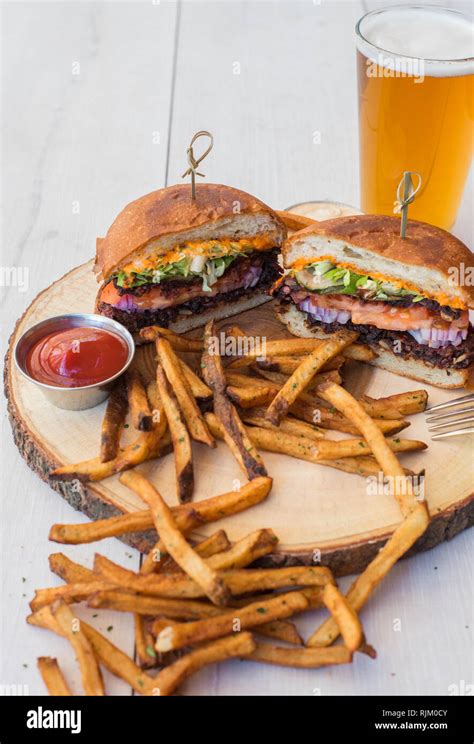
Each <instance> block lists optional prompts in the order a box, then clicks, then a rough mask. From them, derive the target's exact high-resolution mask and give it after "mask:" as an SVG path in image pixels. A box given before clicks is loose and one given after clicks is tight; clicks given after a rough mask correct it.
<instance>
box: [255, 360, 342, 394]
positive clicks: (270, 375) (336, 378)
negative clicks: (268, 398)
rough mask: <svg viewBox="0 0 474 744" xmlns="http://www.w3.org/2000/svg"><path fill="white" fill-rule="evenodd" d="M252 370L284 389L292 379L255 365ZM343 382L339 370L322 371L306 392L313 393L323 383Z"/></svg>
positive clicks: (309, 384)
mask: <svg viewBox="0 0 474 744" xmlns="http://www.w3.org/2000/svg"><path fill="white" fill-rule="evenodd" d="M299 366H300V365H298V366H297V367H296V369H295V372H296V370H297V369H298V368H299ZM251 369H252V370H254V371H255V372H257V374H259V375H260V376H261V377H263V378H265V379H266V380H270V382H275V383H276V384H277V385H280V387H283V385H285V383H286V382H287V381H288V380H289V379H290V377H291V375H284V374H281V372H272V371H271V370H268V369H264V368H261V367H257V366H254V365H252V367H251ZM292 374H294V373H292ZM341 380H342V378H341V375H340V374H339V372H338V371H337V369H332V370H328V371H327V372H322V371H321V372H320V373H318V374H316V375H314V377H313V378H312V380H311V381H310V382H309V383H308V385H307V386H306V390H307V391H308V392H311V391H312V390H314V388H315V387H316V386H317V385H320V384H321V383H322V382H328V381H329V382H337V383H340V382H341Z"/></svg>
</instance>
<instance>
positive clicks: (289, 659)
mask: <svg viewBox="0 0 474 744" xmlns="http://www.w3.org/2000/svg"><path fill="white" fill-rule="evenodd" d="M141 335H142V337H143V339H144V340H146V341H148V342H152V343H153V347H152V346H151V345H148V347H142V348H141V350H139V353H138V354H137V357H136V360H135V363H134V365H133V366H132V368H131V370H130V371H129V373H128V375H127V378H126V380H125V381H122V380H120V381H119V382H118V384H117V386H116V387H115V389H114V390H113V392H112V394H111V396H110V398H109V400H108V403H107V407H106V412H105V416H104V420H103V425H102V432H101V441H100V454H99V456H98V457H97V458H94V459H92V460H88V461H85V462H81V463H77V464H73V465H68V466H65V467H61V468H58V469H56V470H55V471H54V472H53V473H52V474H51V477H52V478H53V479H57V480H74V479H78V480H80V481H97V480H101V479H103V478H106V477H108V476H110V475H113V474H115V473H121V475H120V481H121V483H123V484H124V485H125V486H127V487H128V488H130V489H131V490H132V491H134V492H135V493H136V494H137V495H138V496H139V497H140V498H141V499H142V501H143V502H144V504H146V505H147V508H146V509H143V510H142V511H138V512H134V513H131V514H124V515H121V516H116V517H112V518H110V519H104V520H99V521H96V522H91V523H86V524H79V525H53V527H52V528H51V532H50V535H49V538H50V540H52V541H54V542H59V543H62V544H71V545H77V544H83V543H90V542H96V541H99V540H102V539H104V538H106V537H111V536H117V537H118V536H123V535H126V534H129V533H133V532H142V531H145V530H150V529H155V530H156V533H157V538H156V544H155V545H154V547H153V548H152V549H151V550H149V552H148V553H147V554H146V555H145V556H144V559H143V561H142V565H141V568H140V571H139V572H138V573H135V572H133V571H130V570H128V569H126V568H124V567H122V566H119V565H117V564H115V563H113V562H112V561H110V560H108V559H107V558H106V557H105V556H103V555H100V554H96V555H95V559H94V564H93V568H92V569H89V568H86V567H85V566H82V565H79V564H78V563H75V562H74V561H72V560H71V559H70V558H68V557H67V556H66V555H64V554H62V553H55V554H52V555H51V556H50V568H51V570H52V572H53V573H55V574H56V575H57V576H59V577H60V578H61V579H62V580H63V581H64V582H65V583H64V584H63V585H61V586H56V587H52V588H46V589H39V590H37V591H36V593H35V596H34V598H33V600H32V601H31V603H30V606H31V610H32V614H31V615H30V616H29V617H28V622H29V623H30V624H31V625H35V626H39V627H43V628H47V629H49V630H51V631H53V632H55V633H57V634H59V635H61V636H63V637H65V638H66V639H67V640H69V641H70V643H71V645H72V647H73V650H74V652H75V654H76V657H77V660H78V664H79V667H80V671H81V677H82V686H83V690H84V693H85V694H86V695H104V694H105V689H104V682H103V678H102V674H101V666H103V667H105V668H107V669H108V670H109V671H111V672H112V673H113V674H115V675H117V676H118V677H120V678H122V679H123V680H125V681H126V682H127V683H128V684H129V685H130V686H131V687H132V688H133V689H134V690H135V691H137V692H138V693H141V694H143V695H170V694H173V693H174V692H175V691H176V689H177V688H178V687H179V685H180V684H181V683H182V682H183V681H184V680H185V679H186V678H187V677H188V676H189V675H191V674H193V673H194V672H196V671H197V670H198V669H200V668H201V667H203V666H205V665H207V664H213V663H216V662H219V661H223V660H224V659H228V658H233V657H238V658H241V659H248V660H251V661H255V662H261V663H268V664H276V665H281V666H293V667H306V668H308V667H309V668H315V667H321V666H327V665H330V664H345V663H351V661H352V659H353V655H354V654H355V653H356V652H362V653H366V654H368V655H370V656H375V651H374V650H373V649H372V647H371V646H370V645H369V644H368V643H367V642H366V640H365V635H364V631H363V628H362V624H361V621H360V618H359V612H360V610H361V609H362V607H363V605H364V604H365V602H366V601H367V600H368V599H369V597H370V595H371V594H372V593H373V591H374V589H375V588H376V587H377V585H378V584H379V583H380V581H381V580H382V579H383V578H384V576H386V574H387V573H388V572H389V571H390V569H391V568H392V566H393V565H394V564H395V562H396V561H397V560H398V559H399V558H400V557H401V556H403V555H404V553H406V551H407V550H409V549H410V548H411V547H412V545H413V544H414V543H415V541H416V540H417V539H418V538H419V537H420V536H421V535H422V534H423V532H424V531H425V530H426V527H427V525H428V522H429V515H428V510H427V507H426V503H425V502H424V501H423V500H420V499H419V496H418V494H417V493H415V489H414V488H413V486H412V482H411V478H410V477H407V476H413V475H415V474H414V473H412V471H410V470H407V469H405V468H403V467H402V466H401V465H400V463H399V461H398V459H397V455H398V454H400V453H403V452H410V451H415V450H421V449H424V448H425V446H426V445H425V444H424V443H423V442H419V441H415V440H409V439H402V438H400V437H394V435H395V434H398V433H399V432H400V431H402V430H403V429H405V428H406V427H407V426H408V425H409V423H408V422H407V421H406V419H405V417H406V416H408V415H410V414H413V413H417V412H419V411H423V410H424V408H425V407H426V402H427V395H426V392H425V391H423V390H417V391H413V392H409V393H403V394H400V395H393V396H390V397H388V398H383V399H373V398H369V397H368V396H362V397H361V398H360V399H356V398H354V397H353V396H352V395H351V394H350V393H349V392H348V391H347V390H346V389H345V388H344V387H343V386H342V375H343V371H344V364H345V361H346V360H347V359H356V360H357V359H359V360H360V359H364V358H367V355H368V354H370V353H371V352H370V351H368V350H367V349H366V348H365V347H363V346H361V345H359V344H357V334H355V333H353V332H346V331H342V332H340V333H336V334H334V335H333V337H332V338H331V340H329V341H321V340H316V339H296V338H294V339H281V340H274V341H267V342H266V354H265V358H260V357H258V356H257V353H246V354H245V355H244V356H241V357H239V358H232V359H230V360H229V359H228V358H226V357H224V358H223V357H221V355H220V354H219V353H216V351H215V343H214V342H215V339H216V328H215V325H214V323H213V322H210V323H208V325H207V326H206V328H205V331H204V335H203V338H202V339H188V338H184V337H180V336H178V335H176V334H174V333H172V332H170V331H168V330H166V329H163V328H159V327H156V326H153V327H149V328H146V329H143V330H142V332H141ZM228 335H229V336H230V335H232V336H234V337H236V336H239V335H243V332H242V331H241V330H240V329H239V328H237V327H231V328H230V329H229V330H228ZM153 348H154V351H155V353H154V354H151V353H150V350H151V349H153ZM255 348H258V347H257V345H255ZM189 355H193V359H194V364H193V363H192V362H190V361H189ZM196 355H197V357H198V358H197V363H196ZM183 356H188V359H187V360H186V359H184V358H183ZM127 420H129V421H130V424H128V426H129V427H130V426H131V429H132V431H133V439H132V441H131V442H129V443H126V444H124V445H122V444H121V442H122V438H123V431H124V428H125V427H127V424H126V421H127ZM331 432H342V433H343V434H344V437H345V438H340V437H341V435H340V434H338V436H339V438H338V439H333V438H330V437H329V434H330V433H331ZM216 439H219V440H223V441H224V442H225V444H226V445H227V447H228V448H229V450H230V451H231V452H232V454H233V456H234V458H235V460H236V461H237V463H238V465H239V466H240V468H241V469H242V471H243V473H244V474H245V476H246V479H247V482H246V483H245V484H243V485H241V486H240V488H239V489H238V490H232V491H229V492H228V493H223V494H220V495H218V496H213V497H210V498H208V499H205V500H201V501H197V502H193V501H192V498H193V488H194V465H193V445H192V442H193V441H194V442H199V443H200V444H204V445H206V446H208V447H212V448H214V447H216ZM262 450H263V451H270V452H277V453H281V454H285V455H288V456H290V457H295V458H299V459H303V460H307V461H309V462H312V463H315V464H316V465H323V466H325V467H332V468H336V469H339V470H343V471H345V472H349V473H354V474H357V475H360V476H365V477H367V476H371V475H374V474H378V473H380V472H382V473H383V474H384V476H385V477H386V478H387V479H391V482H392V491H393V495H394V498H395V499H396V500H397V502H398V504H399V507H400V511H401V515H402V517H403V521H402V522H401V524H400V525H399V527H398V528H397V529H396V530H395V532H394V533H393V535H392V537H391V538H390V539H389V540H388V541H387V543H386V544H385V546H384V547H383V548H382V550H381V551H380V552H379V553H378V554H377V556H376V557H375V558H374V559H373V560H372V562H371V563H370V564H369V565H368V566H367V568H366V569H365V571H363V573H362V574H360V576H358V577H357V579H356V580H355V581H354V582H353V584H352V586H351V587H350V588H349V591H348V592H347V594H346V595H343V594H342V593H341V591H340V590H339V589H338V586H337V583H336V581H335V579H334V577H333V575H332V573H331V571H330V570H329V569H328V568H326V567H324V566H319V565H313V566H301V567H292V568H273V569H265V568H255V567H252V565H253V564H255V562H256V561H258V560H259V559H261V558H263V557H264V556H268V555H270V554H271V553H274V552H275V551H276V550H278V538H277V536H276V535H275V534H274V533H273V531H272V530H271V529H268V528H262V529H259V530H256V531H255V532H253V533H251V534H249V535H246V536H244V537H243V538H241V539H240V540H237V541H236V542H234V543H231V542H230V541H229V539H228V537H227V535H226V534H225V532H224V531H223V530H218V531H216V532H214V533H213V534H211V535H210V536H209V537H208V538H206V539H204V540H201V541H200V542H198V543H196V542H193V541H192V539H191V538H192V533H193V532H194V531H195V530H196V529H197V528H198V527H200V526H201V525H203V524H206V523H207V524H209V523H211V522H217V521H218V520H220V519H223V518H226V517H229V516H230V515H233V514H237V513H239V512H241V511H243V510H245V509H248V508H251V507H252V506H254V505H255V504H258V503H260V502H262V501H263V500H264V499H266V498H267V497H268V495H269V493H270V491H271V487H272V479H271V478H270V477H269V475H268V473H267V470H266V467H265V464H264V461H263V459H262V455H261V451H262ZM171 452H173V453H174V462H175V471H176V499H177V502H178V504H177V505H175V506H169V504H168V503H167V499H165V498H163V496H162V495H161V494H160V492H159V490H158V488H157V485H158V484H153V483H151V482H150V481H149V480H148V479H147V478H145V477H144V475H143V474H141V473H140V472H138V471H137V470H136V469H135V468H136V466H137V465H139V464H140V463H143V462H145V461H147V460H150V459H155V458H161V457H165V456H166V455H168V454H170V453H171ZM80 602H87V604H88V606H89V607H94V608H97V609H100V608H106V609H108V610H115V611H117V612H130V613H133V616H134V621H135V641H136V643H135V646H136V661H135V660H133V659H131V658H130V657H128V656H127V655H126V654H124V653H123V652H122V651H121V650H120V649H118V648H117V647H116V646H115V645H114V644H113V643H111V641H110V640H108V639H107V638H105V637H104V636H103V635H102V634H101V633H99V632H98V631H97V630H95V629H94V628H93V627H92V626H90V625H88V624H87V623H85V622H83V621H81V620H80V619H79V618H78V617H77V616H76V614H75V613H74V611H73V609H72V605H75V604H78V603H80ZM318 608H326V610H327V611H328V612H329V616H328V618H327V619H326V620H325V621H324V622H323V623H322V624H321V625H320V626H319V627H318V628H316V630H315V631H314V633H313V634H312V635H311V637H310V638H309V639H307V640H306V642H305V641H304V640H303V639H302V638H301V636H300V634H299V632H298V630H297V627H296V625H295V624H294V622H293V621H292V618H294V617H295V616H296V615H298V614H300V613H303V612H307V611H310V610H315V609H318ZM339 636H340V641H338V642H337V643H335V642H336V641H337V639H338V638H339ZM280 644H284V645H280ZM38 667H39V669H40V672H41V675H42V677H43V679H44V682H45V684H46V686H47V688H48V690H49V691H50V692H51V694H55V695H70V694H71V692H70V690H69V687H68V685H67V682H66V681H65V679H64V676H63V674H62V672H61V669H60V667H59V665H58V662H57V660H56V659H51V658H49V657H41V658H40V659H38Z"/></svg>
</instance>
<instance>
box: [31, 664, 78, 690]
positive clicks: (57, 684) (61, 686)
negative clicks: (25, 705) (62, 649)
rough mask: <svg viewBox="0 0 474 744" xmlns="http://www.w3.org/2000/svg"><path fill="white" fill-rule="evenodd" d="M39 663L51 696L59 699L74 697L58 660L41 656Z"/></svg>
mask: <svg viewBox="0 0 474 744" xmlns="http://www.w3.org/2000/svg"><path fill="white" fill-rule="evenodd" d="M37 663H38V669H39V671H40V674H41V676H42V678H43V682H44V683H45V685H46V689H47V690H48V692H49V694H50V695H55V696H58V697H67V696H69V695H72V692H71V690H70V689H69V686H68V684H67V682H66V680H65V679H64V676H63V673H62V671H61V669H60V667H59V664H58V660H57V659H53V658H52V657H51V656H40V657H39V658H38V661H37Z"/></svg>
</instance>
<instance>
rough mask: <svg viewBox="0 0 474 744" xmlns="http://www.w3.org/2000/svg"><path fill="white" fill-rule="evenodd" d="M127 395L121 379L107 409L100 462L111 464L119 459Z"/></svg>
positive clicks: (110, 396) (103, 423)
mask: <svg viewBox="0 0 474 744" xmlns="http://www.w3.org/2000/svg"><path fill="white" fill-rule="evenodd" d="M127 408H128V404H127V395H126V392H125V388H124V384H123V381H122V380H121V379H119V380H118V382H117V383H116V384H115V386H114V388H113V389H112V392H111V393H110V395H109V399H108V401H107V405H106V408H105V414H104V419H103V421H102V430H101V435H100V461H101V462H109V461H110V460H114V459H115V458H116V457H117V454H118V451H119V445H120V434H121V432H122V426H123V424H124V421H125V417H126V415H127Z"/></svg>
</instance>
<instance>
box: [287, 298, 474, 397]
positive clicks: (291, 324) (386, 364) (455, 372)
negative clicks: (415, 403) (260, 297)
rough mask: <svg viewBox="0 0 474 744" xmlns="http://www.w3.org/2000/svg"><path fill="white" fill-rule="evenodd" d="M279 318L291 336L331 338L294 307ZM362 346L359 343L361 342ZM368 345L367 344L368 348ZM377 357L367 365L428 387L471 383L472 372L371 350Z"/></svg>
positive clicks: (289, 306)
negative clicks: (308, 321)
mask: <svg viewBox="0 0 474 744" xmlns="http://www.w3.org/2000/svg"><path fill="white" fill-rule="evenodd" d="M276 313H277V316H278V318H279V319H280V320H281V322H282V323H284V324H285V325H286V327H287V328H288V330H289V331H290V333H292V334H293V335H294V336H300V337H301V338H321V339H325V338H330V337H331V334H328V333H325V332H324V331H323V330H322V329H321V328H318V327H317V326H310V325H309V324H308V323H306V315H305V313H303V312H301V310H298V308H297V307H295V305H290V304H288V303H281V304H280V305H278V306H277V308H276ZM359 343H360V342H359ZM365 345H366V344H365ZM370 348H371V349H372V351H375V353H376V354H377V357H376V358H375V359H373V360H372V361H370V362H367V364H371V365H372V366H373V367H380V368H381V369H385V370H387V372H393V373H394V374H396V375H400V376H401V377H409V378H411V379H412V380H418V382H424V383H426V384H427V385H434V386H435V387H442V388H460V387H464V386H465V385H466V384H467V382H468V380H469V368H466V369H455V368H453V367H451V368H448V369H441V368H440V367H433V366H431V365H430V364H426V362H423V361H422V360H420V359H414V358H412V359H404V358H403V357H402V356H398V355H397V354H394V353H393V352H392V351H389V350H388V349H382V348H381V347H380V346H378V345H376V346H371V347H370Z"/></svg>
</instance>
